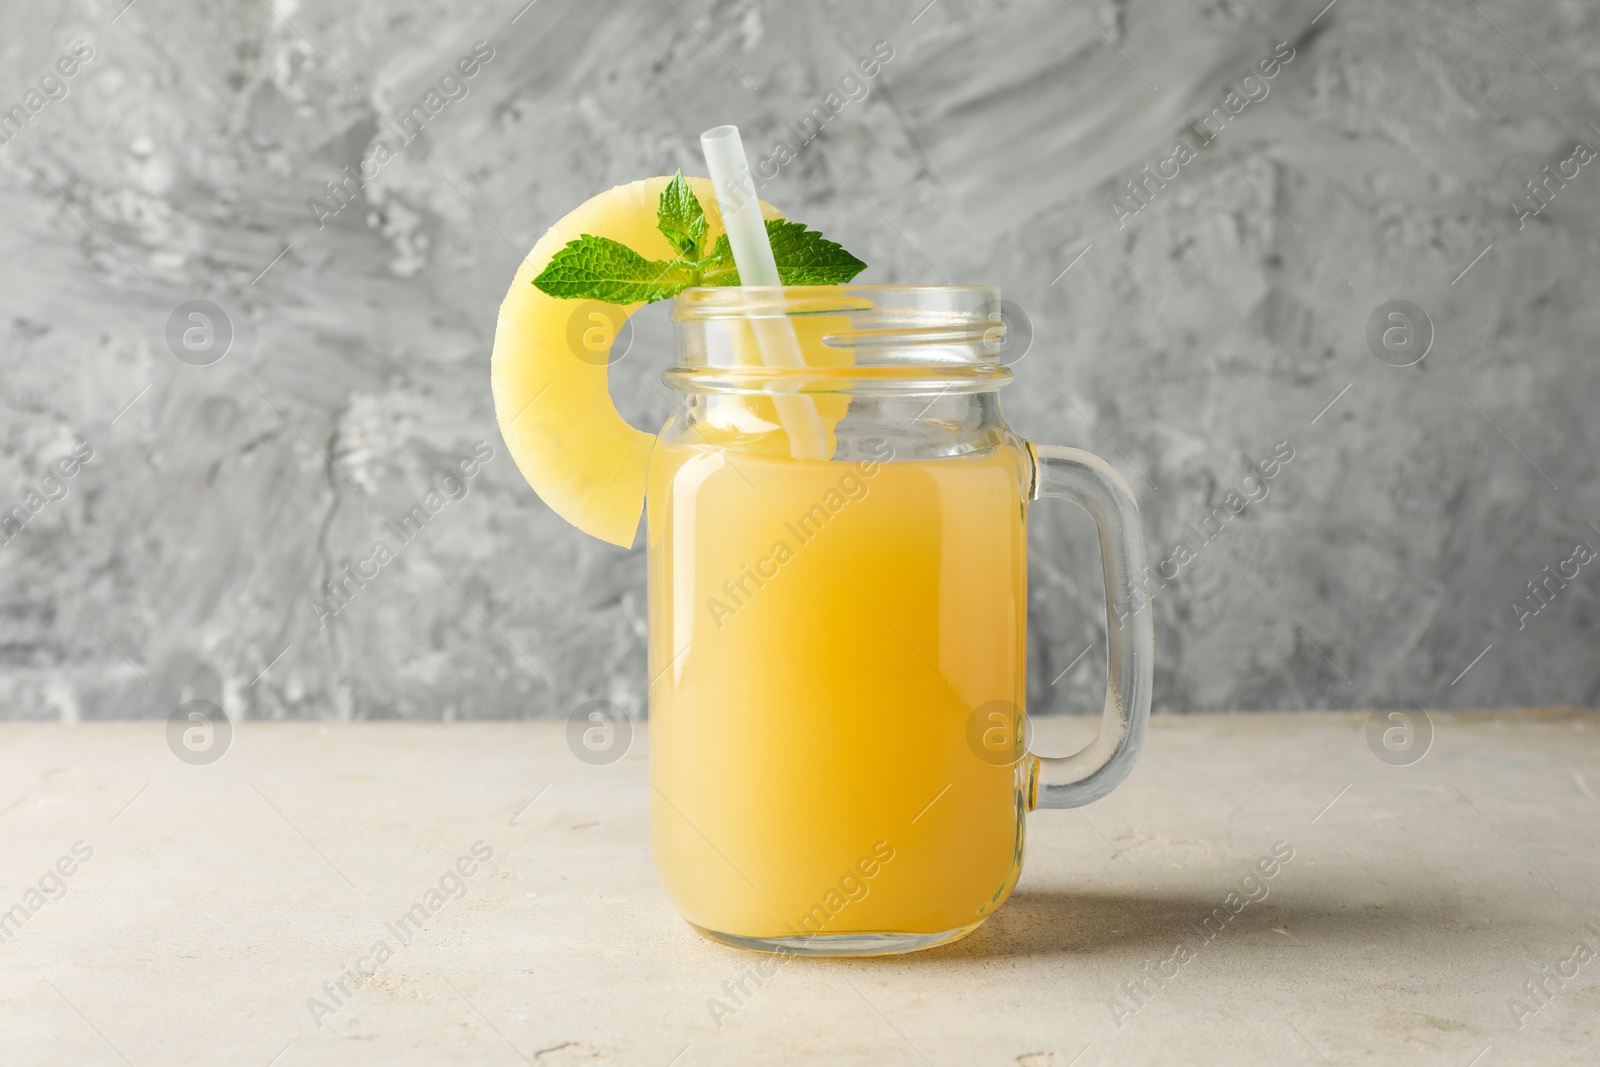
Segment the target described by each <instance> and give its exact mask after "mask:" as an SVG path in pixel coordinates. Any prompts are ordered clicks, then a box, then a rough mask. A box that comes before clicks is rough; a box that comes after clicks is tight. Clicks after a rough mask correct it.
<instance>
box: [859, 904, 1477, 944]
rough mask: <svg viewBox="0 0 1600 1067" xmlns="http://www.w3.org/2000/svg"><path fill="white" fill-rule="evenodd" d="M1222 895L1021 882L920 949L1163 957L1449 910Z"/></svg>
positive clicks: (1425, 917)
mask: <svg viewBox="0 0 1600 1067" xmlns="http://www.w3.org/2000/svg"><path fill="white" fill-rule="evenodd" d="M1226 895H1227V893H1226V890H1223V891H1221V892H1213V893H1210V894H1207V893H1202V892H1200V891H1198V890H1196V891H1192V892H1191V891H1183V890H1177V891H1157V890H1153V889H1152V890H1149V891H1146V892H1137V891H1127V892H1109V891H1103V890H1101V891H1096V890H1052V889H1030V890H1019V891H1018V892H1016V893H1014V894H1013V895H1012V897H1011V899H1010V900H1008V901H1007V902H1006V903H1005V905H1004V906H1003V907H1002V908H1001V909H1000V910H999V911H998V912H997V913H996V914H995V915H994V917H993V918H991V919H990V920H989V921H988V922H986V923H984V924H983V926H981V927H979V928H978V929H977V930H976V931H974V932H973V933H972V934H970V935H969V936H968V937H966V938H965V939H963V940H961V941H958V942H956V943H954V944H952V945H948V946H945V947H943V948H937V949H932V950H930V951H929V952H928V953H926V954H924V956H925V958H929V959H930V960H931V959H933V958H942V959H945V960H950V961H956V960H975V959H990V958H1003V957H1020V956H1038V955H1044V954H1061V955H1081V956H1086V957H1090V956H1121V955H1130V956H1134V957H1136V958H1138V959H1144V958H1146V957H1151V956H1157V955H1160V956H1165V955H1166V954H1168V953H1170V952H1171V951H1172V950H1173V948H1174V946H1176V945H1177V944H1178V943H1179V942H1183V943H1186V944H1188V945H1190V946H1191V947H1198V946H1200V945H1203V944H1205V943H1207V942H1208V941H1209V940H1213V939H1214V940H1216V941H1219V942H1220V941H1233V942H1244V941H1247V942H1249V943H1250V944H1251V945H1254V946H1255V947H1258V948H1261V949H1264V950H1269V951H1275V950H1278V949H1282V948H1286V947H1291V946H1294V945H1296V944H1318V943H1323V944H1325V943H1327V942H1328V941H1330V940H1333V941H1344V942H1345V943H1347V944H1348V943H1350V942H1352V941H1355V942H1362V941H1377V940H1383V939H1388V938H1392V937H1396V936H1404V935H1405V934H1406V933H1408V932H1411V933H1416V932H1420V931H1423V930H1432V931H1435V932H1437V931H1438V930H1439V927H1440V923H1441V920H1442V919H1444V918H1445V917H1446V916H1448V915H1449V914H1450V913H1452V912H1454V911H1455V908H1454V906H1453V902H1452V901H1450V900H1449V899H1429V900H1413V901H1409V902H1407V901H1398V902H1397V901H1385V902H1382V903H1374V902H1366V903H1350V902H1349V901H1350V900H1352V899H1355V900H1359V899H1360V898H1361V896H1362V895H1361V894H1337V895H1330V894H1329V893H1328V892H1327V891H1323V892H1322V893H1320V894H1319V895H1318V896H1316V897H1308V896H1307V895H1306V893H1305V891H1304V890H1303V889H1297V890H1296V892H1295V893H1294V894H1293V895H1290V894H1285V893H1273V894H1272V895H1271V896H1269V897H1267V898H1266V899H1265V900H1261V901H1259V902H1252V903H1249V904H1247V905H1246V906H1245V907H1244V908H1243V910H1241V911H1239V912H1238V913H1236V914H1235V913H1231V912H1230V911H1229V909H1228V908H1227V907H1226V906H1225V904H1224V901H1223V898H1224V897H1225V896H1226ZM1264 939H1271V940H1270V941H1269V940H1264ZM1241 947H1243V946H1242V945H1241ZM891 958H892V957H891Z"/></svg>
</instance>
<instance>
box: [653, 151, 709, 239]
mask: <svg viewBox="0 0 1600 1067" xmlns="http://www.w3.org/2000/svg"><path fill="white" fill-rule="evenodd" d="M656 227H657V228H658V229H659V230H660V231H661V232H662V233H663V234H665V235H666V238H667V240H669V241H671V242H672V247H674V248H676V249H677V250H678V254H679V255H680V256H693V255H694V254H695V252H696V251H697V250H698V249H699V248H700V244H701V242H703V241H704V240H705V238H706V213H705V209H704V208H702V207H701V206H700V199H699V198H698V197H696V196H695V195H694V190H693V189H691V188H689V183H688V182H687V181H685V180H684V177H683V171H681V170H680V171H678V173H676V174H674V175H673V176H672V181H671V182H669V183H668V184H667V187H666V188H665V189H663V190H661V201H660V203H659V205H658V206H657V208H656Z"/></svg>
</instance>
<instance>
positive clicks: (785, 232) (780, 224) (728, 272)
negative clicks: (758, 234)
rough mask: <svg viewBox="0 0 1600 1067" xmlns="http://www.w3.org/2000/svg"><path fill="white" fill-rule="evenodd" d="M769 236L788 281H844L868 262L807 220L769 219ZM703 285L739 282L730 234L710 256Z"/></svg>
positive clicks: (780, 271)
mask: <svg viewBox="0 0 1600 1067" xmlns="http://www.w3.org/2000/svg"><path fill="white" fill-rule="evenodd" d="M767 238H768V240H770V241H771V242H772V257H773V258H774V259H776V260H777V261H778V280H779V281H781V282H782V283H783V284H784V285H843V284H844V283H845V282H848V281H849V280H850V279H852V278H854V277H855V276H856V275H857V274H860V273H861V272H862V271H864V270H866V269H867V265H866V264H865V263H863V262H862V261H861V260H859V259H857V258H856V257H855V256H853V255H851V254H850V253H849V252H847V251H845V250H844V248H843V247H842V246H841V245H840V244H838V242H836V241H830V240H828V239H827V238H826V237H824V236H822V234H820V233H818V232H817V231H816V230H808V229H806V226H805V223H802V222H790V221H789V220H788V219H768V220H767ZM700 284H701V285H738V284H739V268H738V267H737V266H735V265H734V262H733V248H732V246H731V245H729V243H728V235H727V234H722V235H721V236H720V237H718V238H717V243H716V244H715V245H714V246H713V247H712V249H711V254H710V255H709V256H708V257H707V258H706V267H705V270H704V272H703V273H702V275H701V279H700Z"/></svg>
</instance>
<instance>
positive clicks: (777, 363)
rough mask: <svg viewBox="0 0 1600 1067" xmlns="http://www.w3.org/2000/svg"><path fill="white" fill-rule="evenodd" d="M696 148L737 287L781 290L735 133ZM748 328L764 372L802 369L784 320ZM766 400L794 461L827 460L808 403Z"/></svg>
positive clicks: (704, 138) (720, 132)
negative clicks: (713, 197) (703, 163)
mask: <svg viewBox="0 0 1600 1067" xmlns="http://www.w3.org/2000/svg"><path fill="white" fill-rule="evenodd" d="M700 147H701V149H702V150H703V151H704V152H705V154H706V167H707V168H708V169H709V170H710V171H711V184H712V187H713V188H715V189H716V193H717V204H718V206H719V207H720V208H721V209H722V226H723V228H724V229H725V230H727V232H728V244H729V246H730V247H731V248H732V249H733V263H734V266H736V267H737V268H738V269H739V283H740V285H743V286H749V285H771V286H777V285H781V284H782V281H781V280H780V279H779V277H778V261H777V260H776V259H775V258H774V257H773V255H772V241H771V240H770V239H769V238H768V237H767V224H766V222H765V220H763V219H762V217H761V201H760V200H759V199H758V198H757V197H756V183H755V180H754V179H753V178H751V176H750V162H749V160H748V159H747V158H746V157H745V154H744V142H743V141H741V140H740V139H739V127H737V126H716V127H713V128H712V129H709V130H707V131H706V132H705V133H702V134H701V135H700ZM750 326H751V328H752V329H753V330H754V332H755V335H756V348H757V350H758V353H759V358H760V360H761V362H762V363H764V364H766V365H767V366H769V367H795V368H798V367H804V366H805V365H806V360H805V356H804V355H803V354H802V353H801V351H800V339H799V338H798V337H797V336H795V332H794V323H792V322H790V321H789V319H788V317H787V316H786V315H785V316H781V317H779V318H754V319H751V320H750ZM780 388H781V387H780ZM772 399H773V404H774V406H775V407H776V408H777V410H778V422H779V423H781V424H782V426H783V428H784V431H785V432H786V433H787V434H788V435H789V449H790V452H791V453H792V454H793V455H794V458H795V459H828V458H829V453H828V448H827V444H826V439H825V438H824V437H823V433H822V420H821V419H820V418H819V417H818V415H817V405H816V404H815V403H813V402H812V400H811V398H810V397H807V396H796V395H793V394H779V395H776V396H774V397H773V398H772Z"/></svg>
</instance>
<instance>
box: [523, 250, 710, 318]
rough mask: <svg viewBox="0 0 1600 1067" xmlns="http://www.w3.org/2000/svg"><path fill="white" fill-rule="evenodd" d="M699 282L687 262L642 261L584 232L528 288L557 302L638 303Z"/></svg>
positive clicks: (696, 274)
mask: <svg viewBox="0 0 1600 1067" xmlns="http://www.w3.org/2000/svg"><path fill="white" fill-rule="evenodd" d="M698 280H699V271H697V270H695V269H694V264H692V263H690V262H687V261H685V260H682V259H674V260H671V261H670V262H666V263H662V262H660V261H659V260H650V259H645V258H644V257H643V256H641V255H640V254H639V253H637V252H635V251H634V250H633V249H631V248H629V247H628V246H627V245H625V244H622V243H621V242H620V241H613V240H612V239H611V238H609V237H596V236H594V235H593V234H587V233H586V234H584V235H583V236H581V237H579V238H578V239H577V240H576V241H569V242H568V243H567V246H566V247H565V248H563V249H562V250H561V251H559V252H557V253H556V254H555V255H554V256H553V257H551V259H550V263H549V265H548V266H546V267H545V269H544V270H543V271H541V272H540V274H539V276H538V277H537V278H535V279H534V280H533V284H534V285H535V286H536V287H537V288H538V289H539V291H540V292H542V293H545V294H547V295H549V296H553V297H556V298H558V299H571V298H587V299H589V300H604V301H605V302H607V303H609V304H637V303H641V302H643V303H649V302H651V301H655V300H665V299H666V298H667V297H669V296H676V295H677V294H678V293H680V292H682V291H683V290H685V289H687V288H689V286H691V285H694V284H696V283H697V282H698Z"/></svg>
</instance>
